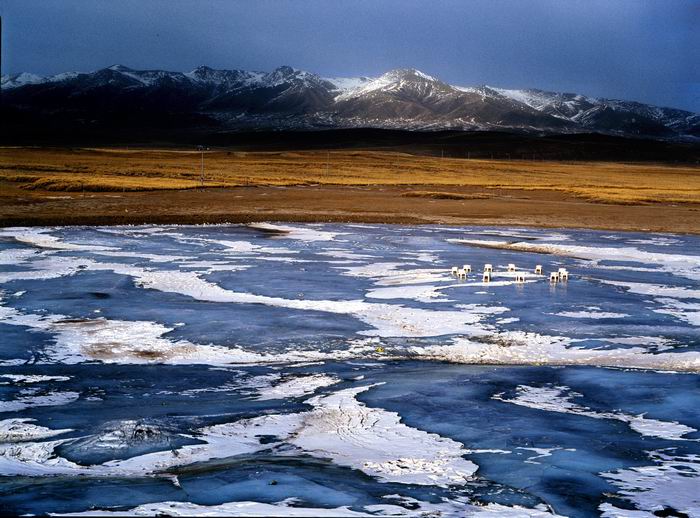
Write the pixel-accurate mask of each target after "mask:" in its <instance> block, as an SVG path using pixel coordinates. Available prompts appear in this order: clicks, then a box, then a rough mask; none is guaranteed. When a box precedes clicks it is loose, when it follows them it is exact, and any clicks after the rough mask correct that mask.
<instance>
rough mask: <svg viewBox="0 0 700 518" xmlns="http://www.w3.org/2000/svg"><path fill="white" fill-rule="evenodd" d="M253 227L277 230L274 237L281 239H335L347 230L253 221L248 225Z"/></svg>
mask: <svg viewBox="0 0 700 518" xmlns="http://www.w3.org/2000/svg"><path fill="white" fill-rule="evenodd" d="M248 226H249V227H251V228H257V229H261V230H267V231H270V230H271V231H276V232H279V234H275V235H274V236H273V237H275V238H280V239H298V240H300V241H307V242H314V241H333V240H334V239H335V238H336V237H337V236H340V235H344V234H346V232H329V231H327V230H320V229H319V228H318V227H317V226H316V225H306V226H304V227H295V226H291V225H278V224H272V223H251V224H249V225H248Z"/></svg>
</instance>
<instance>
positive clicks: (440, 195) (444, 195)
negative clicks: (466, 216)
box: [401, 191, 491, 200]
mask: <svg viewBox="0 0 700 518" xmlns="http://www.w3.org/2000/svg"><path fill="white" fill-rule="evenodd" d="M401 196H403V197H404V198H431V199H433V200H484V199H487V198H490V197H491V196H489V195H488V194H479V193H475V194H460V193H457V192H443V191H408V192H404V193H402V194H401Z"/></svg>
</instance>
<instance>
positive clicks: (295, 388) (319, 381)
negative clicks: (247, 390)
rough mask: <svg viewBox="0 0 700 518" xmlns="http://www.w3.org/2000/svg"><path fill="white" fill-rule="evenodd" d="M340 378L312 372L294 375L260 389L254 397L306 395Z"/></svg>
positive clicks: (262, 399)
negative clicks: (258, 393) (310, 373)
mask: <svg viewBox="0 0 700 518" xmlns="http://www.w3.org/2000/svg"><path fill="white" fill-rule="evenodd" d="M339 381H340V380H339V379H338V378H336V377H335V376H329V375H327V374H312V375H309V376H294V377H290V378H288V379H285V380H283V381H281V382H279V383H276V384H275V385H273V386H271V387H270V388H267V389H264V390H260V395H259V396H258V397H257V398H256V399H258V400H259V401H264V400H268V399H286V398H297V397H302V396H306V395H308V394H312V393H314V392H316V390H318V389H319V388H322V387H328V386H330V385H334V384H336V383H338V382H339Z"/></svg>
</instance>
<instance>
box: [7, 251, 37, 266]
mask: <svg viewBox="0 0 700 518" xmlns="http://www.w3.org/2000/svg"><path fill="white" fill-rule="evenodd" d="M38 253H39V252H37V251H36V250H32V249H31V248H6V249H4V250H0V265H3V266H6V265H15V264H22V263H24V262H27V261H28V260H29V259H31V258H32V257H36V255H37V254H38Z"/></svg>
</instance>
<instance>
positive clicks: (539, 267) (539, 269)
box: [535, 264, 542, 275]
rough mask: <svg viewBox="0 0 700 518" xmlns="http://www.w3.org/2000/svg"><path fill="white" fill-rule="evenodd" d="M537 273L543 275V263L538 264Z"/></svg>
mask: <svg viewBox="0 0 700 518" xmlns="http://www.w3.org/2000/svg"><path fill="white" fill-rule="evenodd" d="M535 274H536V275H542V265H541V264H538V265H537V266H535Z"/></svg>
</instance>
